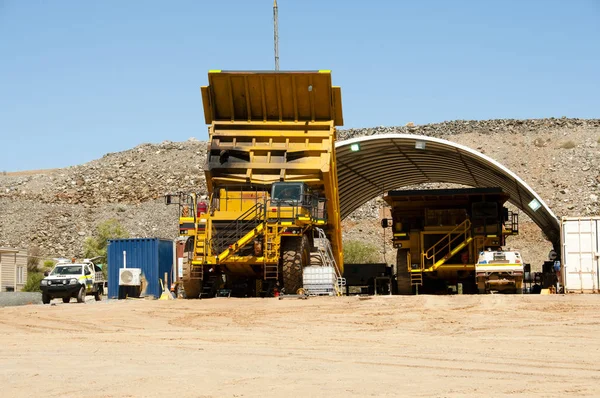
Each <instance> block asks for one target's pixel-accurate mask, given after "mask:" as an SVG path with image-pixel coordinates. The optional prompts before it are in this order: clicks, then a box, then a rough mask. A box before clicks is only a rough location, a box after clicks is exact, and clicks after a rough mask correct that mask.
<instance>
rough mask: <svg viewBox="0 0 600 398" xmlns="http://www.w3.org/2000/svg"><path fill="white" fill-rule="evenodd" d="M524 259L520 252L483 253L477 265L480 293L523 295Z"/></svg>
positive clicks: (480, 254) (476, 271) (476, 275)
mask: <svg viewBox="0 0 600 398" xmlns="http://www.w3.org/2000/svg"><path fill="white" fill-rule="evenodd" d="M524 265H525V264H523V259H522V258H521V253H519V252H518V251H504V250H501V251H482V252H480V253H479V259H478V260H477V264H475V277H476V278H477V289H478V290H479V293H483V294H484V293H489V292H492V291H496V292H503V293H504V292H509V293H517V294H521V293H523V271H524Z"/></svg>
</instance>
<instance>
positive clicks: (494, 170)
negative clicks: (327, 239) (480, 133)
mask: <svg viewBox="0 0 600 398" xmlns="http://www.w3.org/2000/svg"><path fill="white" fill-rule="evenodd" d="M353 144H358V145H359V146H360V149H359V150H357V151H353V150H352V146H353ZM336 158H337V169H338V184H339V195H340V206H341V216H342V218H345V217H347V216H348V215H350V213H352V212H353V211H354V210H356V209H357V208H358V207H360V206H361V205H362V204H364V203H365V202H367V201H369V200H371V199H373V198H375V197H377V196H381V195H382V194H383V193H384V192H387V191H389V190H393V189H398V188H402V187H404V186H408V185H418V184H424V183H440V182H443V183H454V184H461V185H467V186H472V187H478V188H485V187H500V188H502V190H503V191H504V192H506V193H507V194H509V195H510V199H509V201H510V203H512V204H514V205H515V206H516V207H518V208H519V209H520V210H521V211H523V212H524V213H525V214H527V215H528V216H529V217H530V218H531V219H532V220H533V221H534V222H535V223H536V224H537V225H538V226H539V227H540V228H541V229H542V231H543V232H544V233H545V234H546V236H547V237H548V239H550V241H551V242H552V244H553V245H554V248H555V249H559V245H560V223H559V220H558V218H557V217H556V215H554V213H553V212H552V210H550V208H549V207H548V205H546V203H545V202H544V201H543V200H542V198H541V197H540V196H539V195H538V194H537V193H536V192H535V191H534V190H533V189H532V188H531V187H530V186H529V185H527V183H525V181H523V180H522V179H521V178H519V176H517V175H516V174H515V173H513V172H512V171H510V170H509V169H508V168H506V167H505V166H503V165H502V164H500V163H499V162H497V161H495V160H494V159H492V158H490V157H488V156H486V155H484V154H482V153H480V152H477V151H475V150H473V149H471V148H469V147H466V146H464V145H460V144H456V143H453V142H451V141H447V140H442V139H439V138H433V137H427V136H420V135H412V134H381V135H371V136H365V137H356V138H352V139H349V140H345V141H338V142H337V143H336ZM534 205H538V206H534ZM535 207H537V209H536V208H535Z"/></svg>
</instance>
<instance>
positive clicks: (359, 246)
mask: <svg viewBox="0 0 600 398" xmlns="http://www.w3.org/2000/svg"><path fill="white" fill-rule="evenodd" d="M343 245H344V264H361V263H376V262H378V260H379V249H378V248H377V247H376V246H375V245H373V244H371V243H365V242H361V241H358V240H349V241H346V242H344V243H343Z"/></svg>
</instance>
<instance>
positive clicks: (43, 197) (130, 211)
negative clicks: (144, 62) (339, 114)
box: [0, 118, 600, 262]
mask: <svg viewBox="0 0 600 398" xmlns="http://www.w3.org/2000/svg"><path fill="white" fill-rule="evenodd" d="M385 133H409V134H419V135H427V136H432V137H437V138H443V139H448V140H450V141H453V142H456V143H459V144H463V145H466V146H469V147H471V148H473V149H476V150H478V151H480V152H482V153H485V154H486V155H487V156H490V157H491V158H493V159H495V160H497V161H498V162H500V163H502V164H503V165H505V166H507V167H508V168H509V169H511V170H512V171H513V172H515V173H516V174H517V175H519V176H520V177H521V178H522V179H523V180H524V181H525V182H526V183H527V184H529V185H530V186H531V187H532V188H533V189H534V190H535V191H536V192H537V193H538V194H540V196H541V197H542V198H543V199H544V200H545V201H546V203H547V204H548V205H549V206H550V207H551V208H552V209H553V211H554V212H555V213H556V214H557V216H559V217H560V216H563V215H597V214H600V201H599V197H600V149H599V146H600V120H598V119H594V120H584V119H566V118H561V119H539V120H512V119H506V120H504V119H503V120H486V121H462V120H458V121H452V122H444V123H437V124H430V125H423V126H414V125H409V126H403V127H376V128H365V129H349V130H340V131H339V135H338V139H340V140H342V139H347V138H351V137H356V136H363V135H373V134H385ZM206 145H207V143H206V142H202V141H197V140H195V139H190V140H188V141H186V142H169V141H165V142H163V143H161V144H142V145H139V146H137V147H135V148H133V149H131V150H128V151H124V152H119V153H110V154H107V155H105V156H104V157H102V158H101V159H97V160H94V161H92V162H89V163H86V164H83V165H80V166H74V167H68V168H64V169H57V170H49V171H41V172H31V173H8V174H0V246H14V247H29V246H33V245H35V246H39V247H40V248H42V250H43V251H44V253H46V255H48V256H59V255H60V256H73V255H80V254H81V251H82V247H83V241H84V239H85V238H86V237H87V236H91V235H92V234H93V231H94V229H95V226H96V225H97V224H98V223H99V222H101V221H103V220H106V219H109V218H116V219H118V220H119V221H120V222H121V223H122V224H123V226H124V227H125V228H126V229H127V230H128V231H129V232H130V234H131V235H132V236H139V237H147V236H158V237H165V238H174V237H175V236H176V235H177V216H176V213H175V209H174V208H173V207H168V206H166V205H165V204H164V202H163V195H164V194H165V193H168V192H178V191H195V192H198V193H205V190H206V186H205V180H204V172H203V169H202V168H203V167H204V163H205V160H206ZM398 188H400V187H398ZM430 188H432V187H430ZM381 207H382V203H381V199H375V200H373V201H370V202H368V203H366V204H365V205H363V206H362V207H361V208H359V209H358V210H356V211H355V212H354V213H353V214H352V215H350V216H349V217H348V219H347V221H346V223H345V227H344V235H345V236H347V237H349V238H351V237H353V236H360V237H362V238H363V239H370V240H372V241H373V243H374V244H375V245H377V246H380V247H383V245H382V241H383V236H382V234H383V233H382V231H381V228H378V224H379V222H378V218H379V213H380V210H381ZM524 221H525V222H527V220H526V219H525V220H524ZM525 228H528V227H525ZM356 231H360V233H356ZM531 231H532V233H531V234H529V236H528V237H523V239H529V240H522V241H521V242H520V243H522V244H523V245H529V246H535V245H539V246H540V247H543V250H541V251H540V253H543V255H544V256H545V253H547V246H544V244H545V243H544V241H543V238H542V234H541V233H540V232H539V229H538V230H536V229H535V228H533V229H531ZM388 238H389V237H388ZM520 243H519V242H517V243H516V244H517V245H519V244H520ZM382 251H383V250H382ZM391 251H393V250H388V249H386V252H387V253H388V255H387V258H386V260H387V261H388V262H389V261H391V260H390V256H391V255H390V252H391ZM535 256H538V254H535ZM392 257H393V256H392ZM541 260H543V258H542V259H541Z"/></svg>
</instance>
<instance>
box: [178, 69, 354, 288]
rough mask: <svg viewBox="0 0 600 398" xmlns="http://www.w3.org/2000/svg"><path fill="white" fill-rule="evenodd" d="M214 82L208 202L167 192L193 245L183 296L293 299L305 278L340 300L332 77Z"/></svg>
mask: <svg viewBox="0 0 600 398" xmlns="http://www.w3.org/2000/svg"><path fill="white" fill-rule="evenodd" d="M208 82H209V84H208V86H206V87H202V88H201V91H202V101H203V106H204V117H205V121H206V124H208V125H209V126H210V127H209V144H208V151H207V162H206V165H205V168H204V170H205V175H206V184H207V190H208V195H207V196H208V197H207V198H206V200H204V198H202V197H199V195H197V194H175V195H167V204H173V203H177V204H179V211H180V218H179V226H180V236H181V237H185V238H186V239H187V241H186V245H185V253H186V254H184V266H183V268H184V270H183V280H182V282H183V286H184V289H185V292H186V295H187V296H188V297H198V296H200V297H205V296H206V297H210V296H214V295H215V294H218V293H219V292H221V291H223V290H229V291H230V292H231V294H233V295H238V296H255V295H260V294H274V293H275V292H276V291H277V290H279V291H282V290H283V291H284V292H285V293H287V294H294V293H297V292H298V290H299V289H301V288H303V285H304V289H306V288H307V286H306V284H307V283H306V280H307V278H308V279H309V284H310V289H311V293H315V294H323V293H328V294H340V292H341V287H340V286H339V285H340V284H341V283H342V282H343V280H342V279H341V274H342V272H343V269H341V267H343V261H342V234H341V226H340V205H339V197H338V191H337V186H338V182H337V170H336V159H335V139H336V128H335V126H341V125H342V124H343V120H342V102H341V89H340V88H339V87H334V86H332V83H331V73H330V72H329V71H311V72H279V71H276V72H237V71H209V73H208ZM322 267H325V268H322ZM316 268H319V269H317V270H316V271H318V272H314V271H315V269H316ZM309 271H310V272H309ZM323 274H324V275H325V276H323ZM315 275H317V277H316V278H315ZM319 275H320V276H319ZM330 281H331V283H329V282H330Z"/></svg>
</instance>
